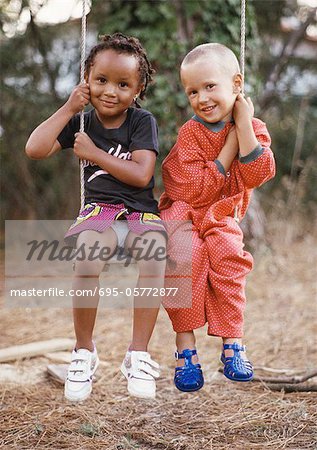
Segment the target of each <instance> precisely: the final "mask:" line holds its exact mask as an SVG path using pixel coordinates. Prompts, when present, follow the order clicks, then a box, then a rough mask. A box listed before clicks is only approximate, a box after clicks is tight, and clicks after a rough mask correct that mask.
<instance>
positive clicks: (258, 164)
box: [234, 94, 275, 189]
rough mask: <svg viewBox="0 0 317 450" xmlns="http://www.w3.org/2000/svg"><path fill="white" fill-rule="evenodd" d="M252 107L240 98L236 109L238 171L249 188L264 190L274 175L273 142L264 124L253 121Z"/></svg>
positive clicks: (248, 102)
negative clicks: (264, 185)
mask: <svg viewBox="0 0 317 450" xmlns="http://www.w3.org/2000/svg"><path fill="white" fill-rule="evenodd" d="M252 116H253V105H252V102H251V100H250V99H249V98H248V99H247V100H246V99H245V98H244V97H243V96H242V95H241V94H240V95H239V96H238V97H237V100H236V103H235V107H234V119H235V123H236V130H237V137H238V142H239V162H238V165H237V167H238V169H239V173H240V175H241V177H242V179H243V182H244V185H245V186H246V188H249V189H252V188H255V187H258V186H261V185H262V184H263V183H265V182H266V181H268V180H269V179H271V178H273V177H274V175H275V161H274V156H273V153H272V151H271V149H270V145H271V138H270V135H269V133H268V131H267V128H266V126H265V124H264V123H263V122H261V121H260V120H258V119H252Z"/></svg>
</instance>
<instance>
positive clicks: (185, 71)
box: [181, 58, 242, 123]
mask: <svg viewBox="0 0 317 450" xmlns="http://www.w3.org/2000/svg"><path fill="white" fill-rule="evenodd" d="M181 80H182V84H183V86H184V89H185V92H186V94H187V97H188V99H189V102H190V104H191V106H192V108H193V110H194V112H195V114H196V115H197V116H199V117H200V118H201V119H203V120H204V121H205V122H209V123H216V122H219V121H224V122H227V121H229V120H230V119H231V117H232V110H233V106H234V103H235V100H236V98H237V94H238V93H239V89H240V87H241V82H242V78H241V75H240V74H235V75H231V74H229V73H228V72H226V70H225V69H224V68H223V67H220V64H217V63H216V64H215V62H213V61H210V60H208V59H206V58H205V60H202V59H198V60H197V61H195V62H193V63H189V64H187V65H185V67H182V69H181Z"/></svg>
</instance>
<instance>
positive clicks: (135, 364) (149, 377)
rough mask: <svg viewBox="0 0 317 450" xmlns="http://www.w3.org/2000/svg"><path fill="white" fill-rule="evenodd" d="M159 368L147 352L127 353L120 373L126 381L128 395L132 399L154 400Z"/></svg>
mask: <svg viewBox="0 0 317 450" xmlns="http://www.w3.org/2000/svg"><path fill="white" fill-rule="evenodd" d="M159 368H160V366H159V365H158V364H157V363H156V362H155V361H153V360H152V359H151V356H150V354H149V353H148V352H137V351H132V352H129V351H128V352H127V353H126V355H125V358H124V360H123V363H122V365H121V372H122V373H123V375H124V376H125V377H126V379H127V380H128V391H129V393H130V394H131V395H133V396H134V397H141V398H155V391H156V384H155V378H158V377H159V375H160V374H159Z"/></svg>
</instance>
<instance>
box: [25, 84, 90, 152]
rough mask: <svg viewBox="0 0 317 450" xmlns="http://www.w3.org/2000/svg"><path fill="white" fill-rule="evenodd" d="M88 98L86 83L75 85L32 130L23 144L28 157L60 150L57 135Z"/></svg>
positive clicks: (85, 103)
mask: <svg viewBox="0 0 317 450" xmlns="http://www.w3.org/2000/svg"><path fill="white" fill-rule="evenodd" d="M89 98H90V97H89V85H88V84H86V83H85V84H81V85H79V86H76V87H75V89H74V90H73V92H72V93H71V95H70V97H69V99H68V100H67V102H66V103H65V104H64V105H63V106H62V107H61V108H60V109H59V110H58V111H56V112H55V113H54V114H53V115H52V116H51V117H49V118H48V119H47V120H45V122H42V123H41V124H40V125H39V126H38V127H37V128H36V129H35V130H34V131H33V133H32V134H31V136H30V137H29V139H28V141H27V143H26V146H25V151H26V154H27V155H28V157H29V158H31V159H44V158H47V157H49V156H51V155H53V154H54V153H56V152H57V151H58V150H60V149H61V145H60V143H59V142H58V141H57V137H58V136H59V134H60V132H61V131H62V130H63V128H64V127H65V126H66V125H67V123H68V122H69V121H70V119H71V118H72V117H73V116H74V115H75V114H76V113H77V112H79V111H81V110H82V109H83V108H84V107H85V105H87V104H88V103H89Z"/></svg>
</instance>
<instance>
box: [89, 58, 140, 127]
mask: <svg viewBox="0 0 317 450" xmlns="http://www.w3.org/2000/svg"><path fill="white" fill-rule="evenodd" d="M88 82H89V88H90V102H91V104H92V105H93V106H94V107H95V109H96V113H97V116H98V118H99V120H100V121H101V122H102V123H103V125H104V126H105V127H108V128H117V127H119V126H120V125H121V124H122V123H123V122H124V120H125V117H126V111H127V109H128V108H129V106H131V104H132V103H133V99H134V97H135V96H136V95H138V93H139V92H140V89H141V86H140V73H139V62H138V60H137V59H136V58H135V57H134V56H133V55H129V54H125V53H118V52H116V51H114V50H104V51H101V52H99V53H98V54H97V55H96V57H95V59H94V63H93V64H92V66H91V67H90V71H89V75H88Z"/></svg>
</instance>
